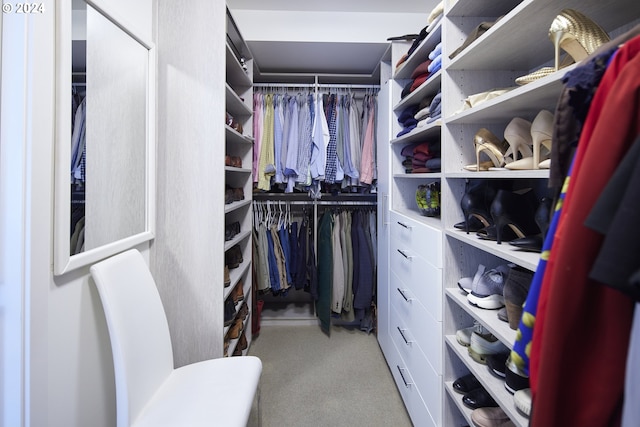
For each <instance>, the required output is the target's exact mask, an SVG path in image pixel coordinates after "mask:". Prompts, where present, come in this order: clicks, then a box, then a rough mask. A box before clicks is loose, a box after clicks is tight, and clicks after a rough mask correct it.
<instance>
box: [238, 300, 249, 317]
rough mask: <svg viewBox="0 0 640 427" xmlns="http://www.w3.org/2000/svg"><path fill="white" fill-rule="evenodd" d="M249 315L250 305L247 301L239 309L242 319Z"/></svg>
mask: <svg viewBox="0 0 640 427" xmlns="http://www.w3.org/2000/svg"><path fill="white" fill-rule="evenodd" d="M248 315H249V306H248V305H247V303H246V302H245V303H244V304H242V307H240V310H239V311H238V316H240V317H242V320H245V319H246V318H247V316H248Z"/></svg>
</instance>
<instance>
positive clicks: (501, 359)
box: [485, 351, 509, 380]
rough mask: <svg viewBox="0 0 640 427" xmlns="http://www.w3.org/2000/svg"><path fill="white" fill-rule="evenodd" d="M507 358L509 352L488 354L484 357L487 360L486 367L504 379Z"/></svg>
mask: <svg viewBox="0 0 640 427" xmlns="http://www.w3.org/2000/svg"><path fill="white" fill-rule="evenodd" d="M508 358H509V352H507V351H505V352H503V353H496V354H490V355H489V356H487V357H486V358H485V360H486V362H487V368H489V372H491V373H492V374H493V375H494V376H496V377H498V378H500V379H502V380H504V379H505V377H506V372H505V371H506V369H507V365H506V363H507V359H508Z"/></svg>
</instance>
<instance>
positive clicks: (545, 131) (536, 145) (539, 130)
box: [531, 110, 554, 169]
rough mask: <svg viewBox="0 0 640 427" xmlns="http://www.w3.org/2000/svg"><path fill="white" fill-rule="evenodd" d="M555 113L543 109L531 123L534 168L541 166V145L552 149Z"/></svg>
mask: <svg viewBox="0 0 640 427" xmlns="http://www.w3.org/2000/svg"><path fill="white" fill-rule="evenodd" d="M553 120H554V117H553V113H551V112H550V111H547V110H541V111H540V112H539V113H538V115H537V116H536V118H535V119H534V120H533V123H532V124H531V138H532V139H533V168H534V169H539V168H540V146H544V147H545V148H546V149H547V150H549V152H550V151H551V137H552V135H553Z"/></svg>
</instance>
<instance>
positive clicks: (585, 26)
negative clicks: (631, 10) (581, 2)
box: [549, 9, 609, 70]
mask: <svg viewBox="0 0 640 427" xmlns="http://www.w3.org/2000/svg"><path fill="white" fill-rule="evenodd" d="M549 38H550V39H551V41H552V42H553V45H554V47H555V69H556V70H558V69H559V67H560V49H561V48H562V49H563V50H564V51H565V52H567V53H568V54H569V55H571V57H572V58H573V59H574V60H575V61H576V62H580V61H582V60H583V59H585V58H586V57H587V56H589V55H591V54H592V53H593V52H594V51H595V50H596V49H597V48H598V47H599V46H600V45H602V44H603V43H606V42H608V41H609V36H608V35H607V33H606V31H604V30H603V29H602V28H601V27H600V26H599V25H598V24H596V23H595V22H593V21H592V20H591V19H590V18H588V17H587V16H585V15H583V14H582V13H580V12H578V11H577V10H574V9H564V10H562V11H561V12H560V14H559V15H558V16H556V17H555V19H554V20H553V22H552V23H551V27H550V28H549Z"/></svg>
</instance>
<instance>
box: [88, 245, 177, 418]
mask: <svg viewBox="0 0 640 427" xmlns="http://www.w3.org/2000/svg"><path fill="white" fill-rule="evenodd" d="M91 275H92V276H93V279H94V281H95V283H96V287H97V288H98V293H99V294H100V299H101V300H102V306H103V308H104V314H105V317H106V320H107V327H108V329H109V337H110V338H111V350H112V353H113V365H114V371H115V383H116V406H117V425H118V427H124V426H129V425H131V423H133V422H134V421H135V419H136V418H137V417H138V415H139V414H140V412H141V410H142V409H143V408H144V406H145V404H146V403H147V402H148V401H149V399H150V398H151V397H152V396H153V394H154V393H155V391H156V390H157V389H158V388H159V387H160V385H161V384H162V383H163V381H164V380H165V379H166V378H167V377H168V376H169V374H170V373H171V372H172V370H173V353H172V348H171V337H170V335H169V326H168V324H167V317H166V314H165V312H164V308H163V306H162V301H161V300H160V294H159V293H158V289H157V288H156V284H155V281H154V280H153V277H152V276H151V272H150V271H149V268H148V266H147V263H146V262H145V260H144V258H143V257H142V254H140V252H139V251H138V250H135V249H132V250H129V251H126V252H123V253H120V254H118V255H115V256H113V257H111V258H109V259H106V260H104V261H101V262H99V263H96V264H94V265H93V266H92V267H91Z"/></svg>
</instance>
